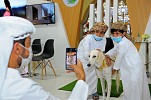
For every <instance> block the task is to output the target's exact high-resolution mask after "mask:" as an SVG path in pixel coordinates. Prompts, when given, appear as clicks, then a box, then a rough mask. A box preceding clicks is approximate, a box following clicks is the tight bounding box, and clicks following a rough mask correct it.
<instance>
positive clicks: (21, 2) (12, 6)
mask: <svg viewBox="0 0 151 100" xmlns="http://www.w3.org/2000/svg"><path fill="white" fill-rule="evenodd" d="M26 4H27V1H26V0H0V17H2V16H18V17H23V18H26Z"/></svg>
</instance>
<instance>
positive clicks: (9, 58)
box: [0, 16, 88, 100]
mask: <svg viewBox="0 0 151 100" xmlns="http://www.w3.org/2000/svg"><path fill="white" fill-rule="evenodd" d="M33 33H35V27H34V26H33V24H32V23H31V22H29V21H28V20H26V19H23V18H19V17H10V16H9V17H0V100H59V99H58V98H56V97H54V96H53V95H51V94H50V93H49V92H47V91H45V90H44V89H43V88H42V87H41V86H39V85H38V84H37V83H36V82H34V81H33V80H31V79H28V78H22V77H21V75H20V73H19V71H18V70H17V69H16V68H19V67H20V66H22V65H26V64H25V63H29V62H30V60H31V57H32V51H31V46H30V35H31V34H33ZM71 67H72V68H74V71H75V73H76V74H77V76H78V82H77V84H76V86H75V87H74V89H73V91H72V93H71V95H70V97H69V98H68V100H86V99H87V94H88V86H87V84H86V83H85V82H84V80H85V74H84V71H83V68H82V64H81V62H80V61H79V62H78V65H73V66H71ZM81 94H82V95H81Z"/></svg>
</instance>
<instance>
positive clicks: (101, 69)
mask: <svg viewBox="0 0 151 100" xmlns="http://www.w3.org/2000/svg"><path fill="white" fill-rule="evenodd" d="M106 66H107V64H106V61H105V59H104V60H103V63H102V65H101V66H100V68H97V69H98V70H99V71H103V68H105V67H106Z"/></svg>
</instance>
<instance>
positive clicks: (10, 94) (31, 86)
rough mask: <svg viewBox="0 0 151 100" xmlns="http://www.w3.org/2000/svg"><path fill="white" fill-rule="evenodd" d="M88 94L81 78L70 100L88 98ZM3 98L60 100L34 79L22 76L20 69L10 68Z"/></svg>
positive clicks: (9, 99)
mask: <svg viewBox="0 0 151 100" xmlns="http://www.w3.org/2000/svg"><path fill="white" fill-rule="evenodd" d="M87 95H88V85H87V84H86V83H85V82H84V81H82V80H79V81H78V82H77V84H76V86H75V87H74V89H73V91H72V93H71V95H70V97H69V98H68V100H86V99H87ZM1 100H59V98H56V97H54V96H53V95H51V94H50V93H49V92H47V91H45V90H44V89H43V88H42V87H41V86H39V85H38V84H37V83H36V82H34V81H33V80H31V79H28V78H22V77H21V76H20V73H19V71H18V70H16V69H12V68H8V69H7V76H6V79H5V82H4V86H3V90H2V93H1Z"/></svg>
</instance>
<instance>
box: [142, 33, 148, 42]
mask: <svg viewBox="0 0 151 100" xmlns="http://www.w3.org/2000/svg"><path fill="white" fill-rule="evenodd" d="M148 38H150V35H149V34H143V35H142V39H143V41H146V42H147V41H148Z"/></svg>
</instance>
